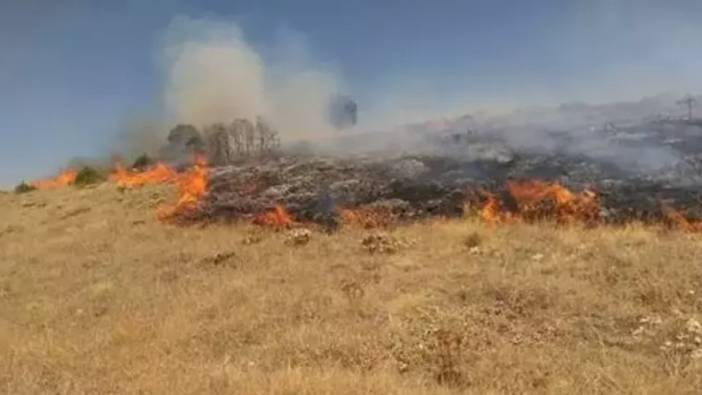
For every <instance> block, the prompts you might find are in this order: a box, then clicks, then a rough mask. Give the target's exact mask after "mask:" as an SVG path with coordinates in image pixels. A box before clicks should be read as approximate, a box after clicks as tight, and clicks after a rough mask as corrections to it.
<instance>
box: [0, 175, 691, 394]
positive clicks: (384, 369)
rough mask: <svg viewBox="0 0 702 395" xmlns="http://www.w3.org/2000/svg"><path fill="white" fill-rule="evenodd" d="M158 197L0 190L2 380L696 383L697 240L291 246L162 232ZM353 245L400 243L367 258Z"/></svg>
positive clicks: (238, 384) (461, 385)
mask: <svg viewBox="0 0 702 395" xmlns="http://www.w3.org/2000/svg"><path fill="white" fill-rule="evenodd" d="M193 173H195V171H193ZM168 193H169V192H168V188H162V187H161V186H145V187H144V188H137V189H134V190H132V191H130V193H123V192H120V191H119V189H118V188H117V187H116V186H114V185H109V184H108V185H106V186H105V187H103V188H96V189H80V190H76V189H73V188H64V189H58V190H52V191H37V192H35V193H30V194H21V195H14V194H6V195H0V200H1V201H0V203H1V204H0V216H2V218H3V223H2V224H0V317H2V318H0V389H1V391H0V392H3V393H12V394H23V393H95V392H107V393H109V392H111V393H138V392H144V393H172V394H185V393H251V394H256V393H270V394H289V393H309V394H311V393H357V392H359V391H361V392H364V393H371V394H459V393H569V394H570V393H581V394H584V393H612V392H617V393H696V392H697V390H698V389H699V388H700V386H702V370H701V369H702V366H701V365H700V363H701V361H702V359H700V358H699V355H700V352H698V350H699V349H700V348H702V345H700V344H699V343H698V342H697V340H696V338H697V337H699V336H701V335H700V334H697V331H699V328H700V326H699V322H700V321H702V299H701V297H702V294H701V292H702V291H700V290H701V289H702V276H701V275H700V271H699V268H698V266H699V262H700V261H701V260H702V255H701V254H702V251H701V250H700V248H699V242H700V236H699V235H695V234H688V233H683V232H677V231H674V230H670V229H669V228H665V227H644V226H640V225H636V226H633V225H631V226H625V227H618V228H613V227H605V228H598V229H596V230H593V229H587V228H583V227H581V226H579V225H577V224H573V225H571V226H560V227H555V226H554V225H555V224H556V223H557V222H538V223H536V224H526V223H524V222H523V221H521V222H520V221H516V222H513V223H512V224H509V225H505V226H496V227H494V226H490V227H488V226H486V225H485V224H484V223H482V222H481V221H474V220H467V219H452V220H441V221H420V222H417V223H414V224H411V225H408V226H402V227H393V228H392V229H389V230H387V231H386V232H384V233H383V236H382V237H379V236H378V234H377V233H376V232H375V231H367V230H365V229H363V228H362V227H346V228H341V229H340V230H339V231H338V232H336V233H334V234H332V235H323V234H320V233H317V232H315V231H312V233H311V234H309V233H308V232H298V233H299V234H298V233H296V234H295V237H296V238H297V239H299V240H303V242H294V243H293V242H290V238H291V235H290V234H288V232H275V231H273V230H270V229H268V228H267V227H263V228H261V227H253V226H252V225H249V224H239V225H227V226H222V225H212V226H208V227H205V228H195V227H178V228H176V227H172V226H164V225H163V224H162V223H160V222H159V221H158V220H157V219H155V218H154V216H153V211H152V210H153V206H157V205H158V204H159V203H158V202H159V201H161V200H163V199H165V198H166V196H168ZM576 196H577V194H576ZM252 232H255V234H256V235H257V242H256V243H251V244H242V243H241V240H242V239H244V238H245V237H246V236H247V235H250V234H252ZM297 239H296V240H297ZM364 240H365V241H364ZM367 240H371V241H373V242H374V243H376V244H379V243H380V244H388V243H387V242H386V241H385V240H412V243H407V244H403V246H402V248H397V249H394V250H393V251H392V253H383V254H381V253H378V251H376V250H372V249H369V248H368V245H369V244H370V243H371V242H370V241H367ZM359 388H360V389H359Z"/></svg>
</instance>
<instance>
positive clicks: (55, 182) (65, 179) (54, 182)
mask: <svg viewBox="0 0 702 395" xmlns="http://www.w3.org/2000/svg"><path fill="white" fill-rule="evenodd" d="M77 175H78V172H77V171H75V170H71V169H67V170H64V171H62V172H60V173H59V174H58V175H57V176H56V177H54V178H51V179H46V180H37V181H34V182H32V186H33V187H35V188H37V189H56V188H61V187H65V186H68V185H71V184H73V183H74V182H75V181H76V176H77Z"/></svg>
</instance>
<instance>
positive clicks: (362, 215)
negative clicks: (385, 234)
mask: <svg viewBox="0 0 702 395" xmlns="http://www.w3.org/2000/svg"><path fill="white" fill-rule="evenodd" d="M339 218H341V221H342V222H343V223H344V224H346V225H360V226H362V227H364V228H368V229H369V228H378V227H384V226H387V225H388V224H390V223H391V222H392V213H391V212H389V210H386V209H382V208H355V209H339Z"/></svg>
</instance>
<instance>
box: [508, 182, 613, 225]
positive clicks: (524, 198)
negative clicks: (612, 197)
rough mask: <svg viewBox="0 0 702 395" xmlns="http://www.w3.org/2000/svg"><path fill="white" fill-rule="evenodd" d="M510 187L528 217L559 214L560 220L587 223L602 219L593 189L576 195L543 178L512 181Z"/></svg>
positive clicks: (521, 211)
mask: <svg viewBox="0 0 702 395" xmlns="http://www.w3.org/2000/svg"><path fill="white" fill-rule="evenodd" d="M507 190H508V191H509V193H510V195H512V197H513V198H514V200H515V201H516V203H517V208H518V209H519V212H520V214H521V215H522V217H524V218H525V219H529V220H534V219H543V218H546V217H555V219H556V220H557V221H559V222H576V221H584V222H587V221H592V220H594V219H597V218H599V213H600V206H599V201H598V199H597V195H596V194H595V193H594V192H592V191H589V190H585V191H583V192H582V193H579V194H576V193H573V192H571V191H570V190H568V189H567V188H565V187H563V186H562V185H560V184H558V183H549V182H545V181H539V180H529V181H522V182H513V181H509V182H507Z"/></svg>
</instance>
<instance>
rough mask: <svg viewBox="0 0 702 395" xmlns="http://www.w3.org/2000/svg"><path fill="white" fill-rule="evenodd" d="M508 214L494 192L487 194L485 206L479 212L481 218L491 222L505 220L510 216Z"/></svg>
mask: <svg viewBox="0 0 702 395" xmlns="http://www.w3.org/2000/svg"><path fill="white" fill-rule="evenodd" d="M507 214H508V213H507V212H504V211H503V210H502V206H501V205H500V202H499V200H497V198H496V197H495V195H492V194H489V195H488V196H487V200H486V201H485V204H484V205H483V208H482V209H480V212H479V213H478V215H479V216H480V219H482V220H483V221H485V222H487V223H489V224H495V223H500V222H504V221H505V220H506V219H507V217H508V216H507Z"/></svg>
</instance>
